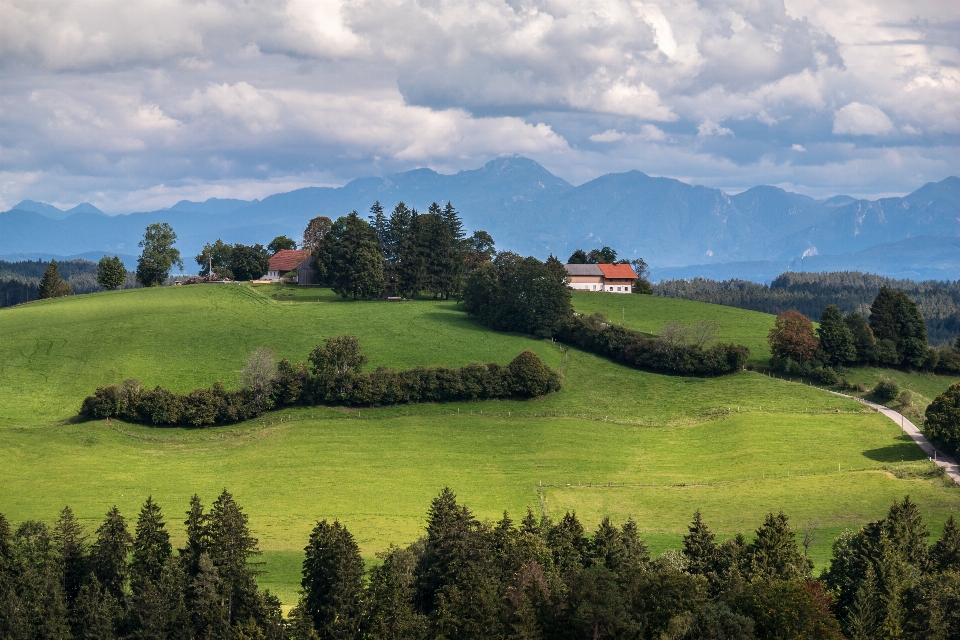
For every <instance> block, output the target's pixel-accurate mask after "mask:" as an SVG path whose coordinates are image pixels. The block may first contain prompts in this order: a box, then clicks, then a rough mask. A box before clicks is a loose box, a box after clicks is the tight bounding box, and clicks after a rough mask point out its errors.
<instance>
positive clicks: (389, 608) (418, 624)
mask: <svg viewBox="0 0 960 640" xmlns="http://www.w3.org/2000/svg"><path fill="white" fill-rule="evenodd" d="M377 555H378V557H379V558H380V559H381V560H383V564H381V565H380V566H377V567H374V568H373V569H371V570H370V585H369V588H368V589H367V592H366V601H365V604H366V606H365V609H364V619H365V628H364V633H365V634H366V636H367V637H368V638H371V640H398V639H400V638H411V639H414V638H424V637H426V633H427V619H426V617H424V616H423V615H420V614H418V613H417V612H416V611H415V610H414V607H413V596H414V591H413V580H414V570H415V568H416V563H417V559H416V556H415V554H414V551H413V550H412V549H400V548H397V547H391V548H390V549H389V550H388V551H385V552H383V553H380V554H377Z"/></svg>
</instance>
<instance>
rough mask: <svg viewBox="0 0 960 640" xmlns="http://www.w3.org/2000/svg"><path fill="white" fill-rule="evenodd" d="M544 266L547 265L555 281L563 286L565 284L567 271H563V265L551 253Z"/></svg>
mask: <svg viewBox="0 0 960 640" xmlns="http://www.w3.org/2000/svg"><path fill="white" fill-rule="evenodd" d="M544 264H545V265H547V269H549V270H550V273H552V274H553V276H554V277H555V278H556V279H557V280H559V281H560V282H562V283H563V284H567V270H566V269H564V267H563V263H562V262H560V261H559V260H558V259H557V258H555V257H554V255H553V254H552V253H551V254H550V257H549V258H547V261H546V262H545V263H544Z"/></svg>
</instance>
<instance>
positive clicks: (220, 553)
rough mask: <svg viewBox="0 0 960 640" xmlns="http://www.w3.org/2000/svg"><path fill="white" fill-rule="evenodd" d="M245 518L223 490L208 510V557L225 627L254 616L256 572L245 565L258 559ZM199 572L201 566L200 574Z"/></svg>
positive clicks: (255, 545)
mask: <svg viewBox="0 0 960 640" xmlns="http://www.w3.org/2000/svg"><path fill="white" fill-rule="evenodd" d="M248 519H249V518H248V516H247V514H245V513H243V510H242V509H241V508H240V505H239V504H237V502H236V501H235V500H234V499H233V496H232V495H230V493H229V492H228V491H227V490H226V489H224V490H223V492H222V493H221V494H220V496H219V497H218V498H217V500H216V502H214V503H213V506H212V507H211V508H210V514H209V516H208V520H207V522H208V525H207V526H208V532H209V536H210V547H209V555H210V560H211V562H212V563H213V566H214V567H215V568H216V574H217V577H218V579H219V581H220V583H221V585H222V587H221V588H222V593H223V597H224V600H225V604H226V616H227V624H228V625H229V624H232V623H233V621H234V620H243V619H244V618H246V617H248V616H250V615H253V614H255V613H256V609H257V607H256V605H257V600H256V591H257V583H256V575H257V573H256V571H255V570H254V568H253V567H252V566H251V565H250V564H249V560H250V558H251V557H254V556H259V555H260V550H259V549H258V548H257V539H256V538H254V537H253V536H252V535H250V529H249V527H248V525H247V522H248ZM202 572H203V568H202V562H201V573H202Z"/></svg>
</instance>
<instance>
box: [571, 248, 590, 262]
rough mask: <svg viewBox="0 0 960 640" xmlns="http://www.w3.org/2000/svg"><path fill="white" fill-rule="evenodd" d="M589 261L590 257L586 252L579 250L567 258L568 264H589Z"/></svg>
mask: <svg viewBox="0 0 960 640" xmlns="http://www.w3.org/2000/svg"><path fill="white" fill-rule="evenodd" d="M589 260H590V256H588V255H587V252H586V251H584V250H583V249H577V250H576V251H574V252H573V253H571V254H570V257H569V258H567V264H587V263H588V261H589Z"/></svg>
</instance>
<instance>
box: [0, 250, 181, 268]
mask: <svg viewBox="0 0 960 640" xmlns="http://www.w3.org/2000/svg"><path fill="white" fill-rule="evenodd" d="M104 255H107V254H105V253H104V252H103V251H87V252H85V253H77V254H74V255H72V256H61V255H56V254H53V253H7V254H4V255H0V260H3V261H4V262H22V261H24V260H45V261H50V260H56V261H58V262H60V261H63V260H89V261H90V262H100V259H101V258H102V257H103V256H104ZM109 255H110V257H113V256H117V257H118V258H120V260H121V261H123V264H124V266H125V267H126V268H127V270H128V271H135V270H136V269H137V258H138V256H136V255H131V254H129V253H120V254H118V253H116V252H114V253H111V254H109ZM184 266H186V265H184Z"/></svg>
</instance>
